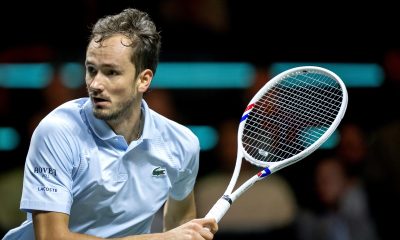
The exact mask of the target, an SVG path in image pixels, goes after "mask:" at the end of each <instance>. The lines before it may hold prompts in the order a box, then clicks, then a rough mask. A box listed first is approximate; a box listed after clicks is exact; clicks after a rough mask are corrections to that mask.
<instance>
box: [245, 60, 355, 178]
mask: <svg viewBox="0 0 400 240" xmlns="http://www.w3.org/2000/svg"><path fill="white" fill-rule="evenodd" d="M347 102H348V94H347V89H346V86H345V85H344V83H343V81H342V80H341V78H340V77H339V76H338V75H336V74H335V73H334V72H332V71H330V70H328V69H325V68H322V67H317V66H300V67H296V68H292V69H289V70H286V71H284V72H282V73H280V74H278V75H276V76H275V77H273V78H272V79H271V80H269V81H268V82H267V83H266V84H265V85H264V86H263V87H262V88H261V89H260V90H259V91H258V92H257V93H256V94H255V95H254V97H253V98H252V99H251V100H250V102H249V104H248V106H247V108H246V109H245V111H244V113H243V115H242V118H241V121H240V124H239V128H238V150H239V151H241V152H242V153H243V156H244V158H245V159H246V160H247V161H249V162H250V163H252V164H254V165H257V166H259V167H264V168H265V167H268V168H269V169H270V171H271V172H274V171H277V170H279V169H281V168H283V167H285V166H288V165H290V164H292V163H295V162H297V161H299V160H301V159H303V158H305V157H307V156H308V155H309V154H311V153H312V152H313V151H315V150H316V149H317V148H319V147H320V146H321V145H322V144H323V143H324V142H325V141H326V140H327V139H328V138H329V136H331V135H332V133H333V132H334V131H335V129H336V128H337V126H338V125H339V123H340V121H341V120H342V118H343V116H344V114H345V112H346V108H347Z"/></svg>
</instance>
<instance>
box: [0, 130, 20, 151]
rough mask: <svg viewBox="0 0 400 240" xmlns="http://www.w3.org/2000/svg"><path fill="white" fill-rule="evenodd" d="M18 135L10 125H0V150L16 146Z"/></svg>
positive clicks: (8, 149) (12, 148) (7, 149)
mask: <svg viewBox="0 0 400 240" xmlns="http://www.w3.org/2000/svg"><path fill="white" fill-rule="evenodd" d="M19 141H20V137H19V134H18V132H17V131H16V130H15V129H14V128H11V127H0V151H11V150H14V149H15V148H17V147H18V144H19Z"/></svg>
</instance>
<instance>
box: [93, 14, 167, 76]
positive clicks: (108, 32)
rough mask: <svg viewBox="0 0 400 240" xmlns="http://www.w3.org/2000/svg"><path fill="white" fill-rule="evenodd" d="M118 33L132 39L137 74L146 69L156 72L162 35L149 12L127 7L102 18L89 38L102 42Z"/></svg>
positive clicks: (131, 45)
mask: <svg viewBox="0 0 400 240" xmlns="http://www.w3.org/2000/svg"><path fill="white" fill-rule="evenodd" d="M116 34H122V35H124V36H125V37H127V38H128V39H130V40H131V44H129V45H128V46H130V47H132V48H133V55H132V57H131V61H132V63H133V64H134V65H135V67H136V75H138V74H139V73H140V72H141V71H143V70H144V69H150V70H152V71H153V73H155V72H156V68H157V65H158V61H159V55H160V48H161V35H160V33H159V32H158V31H157V28H156V26H155V24H154V22H153V21H152V20H151V19H150V17H149V15H148V14H147V13H145V12H142V11H139V10H137V9H133V8H127V9H124V10H123V11H122V12H121V13H119V14H115V15H108V16H105V17H103V18H100V19H99V20H98V21H97V22H96V24H95V25H94V26H93V28H92V33H91V35H90V39H89V40H90V41H92V40H94V41H95V42H97V43H100V44H101V42H102V41H103V40H105V39H107V38H109V37H112V36H114V35H116Z"/></svg>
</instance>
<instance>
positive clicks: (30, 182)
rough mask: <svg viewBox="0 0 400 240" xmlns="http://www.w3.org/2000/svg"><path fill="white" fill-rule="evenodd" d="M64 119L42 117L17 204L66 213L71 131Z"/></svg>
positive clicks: (69, 192)
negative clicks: (19, 200)
mask: <svg viewBox="0 0 400 240" xmlns="http://www.w3.org/2000/svg"><path fill="white" fill-rule="evenodd" d="M71 132H72V131H70V130H69V129H68V125H67V123H66V121H63V120H60V119H54V118H50V119H49V118H45V119H44V120H42V122H41V123H40V124H39V125H38V127H37V128H36V129H35V132H34V133H33V135H32V138H31V143H30V146H29V150H28V154H27V157H26V162H25V170H24V181H23V191H22V198H21V205H20V208H21V210H23V211H26V212H30V211H32V210H43V211H55V212H63V213H66V214H69V212H70V208H71V205H72V201H73V200H72V199H73V198H72V169H73V165H74V164H73V159H74V156H73V154H74V152H75V153H76V152H77V151H76V149H75V150H74V149H73V148H74V146H75V145H74V144H72V143H71V141H73V140H72V139H73V135H72V133H71Z"/></svg>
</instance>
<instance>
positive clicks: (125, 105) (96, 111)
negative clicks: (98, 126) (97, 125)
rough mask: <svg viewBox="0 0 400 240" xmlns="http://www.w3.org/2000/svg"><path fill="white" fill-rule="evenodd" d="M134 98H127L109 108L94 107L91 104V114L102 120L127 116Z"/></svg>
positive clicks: (131, 108) (131, 109) (130, 111)
mask: <svg viewBox="0 0 400 240" xmlns="http://www.w3.org/2000/svg"><path fill="white" fill-rule="evenodd" d="M134 102H135V98H133V97H132V98H129V99H128V100H127V101H125V102H121V103H118V104H117V105H115V106H112V107H111V108H110V109H102V108H96V107H95V106H93V115H94V116H95V117H96V118H98V119H101V120H104V121H115V120H119V119H121V118H123V117H126V116H129V115H130V114H131V113H132V111H133V108H134Z"/></svg>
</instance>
